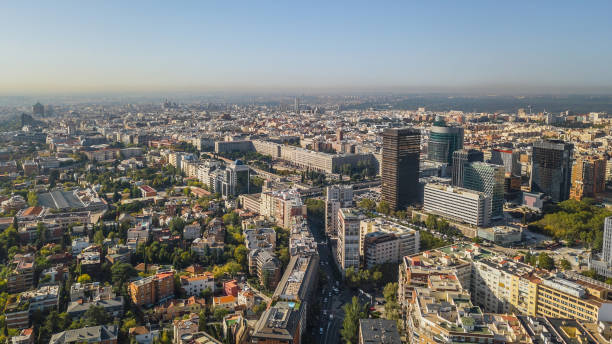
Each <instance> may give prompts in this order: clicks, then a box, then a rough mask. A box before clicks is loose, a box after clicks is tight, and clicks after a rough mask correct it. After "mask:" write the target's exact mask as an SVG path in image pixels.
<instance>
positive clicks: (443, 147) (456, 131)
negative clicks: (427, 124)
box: [427, 119, 463, 165]
mask: <svg viewBox="0 0 612 344" xmlns="http://www.w3.org/2000/svg"><path fill="white" fill-rule="evenodd" d="M462 148H463V128H461V127H449V126H447V125H446V123H445V122H444V120H442V119H437V120H436V122H435V123H434V125H433V127H431V130H430V132H429V143H428V145H427V160H431V161H435V162H441V163H447V164H449V165H452V163H453V152H454V151H456V150H460V149H462Z"/></svg>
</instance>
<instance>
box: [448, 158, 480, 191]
mask: <svg viewBox="0 0 612 344" xmlns="http://www.w3.org/2000/svg"><path fill="white" fill-rule="evenodd" d="M477 161H484V153H483V152H481V151H479V150H476V149H461V150H458V151H454V152H453V179H452V183H453V186H459V187H463V179H464V177H465V164H469V163H471V162H477Z"/></svg>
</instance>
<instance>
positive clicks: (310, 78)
mask: <svg viewBox="0 0 612 344" xmlns="http://www.w3.org/2000/svg"><path fill="white" fill-rule="evenodd" d="M611 13H612V1H588V2H587V1H585V2H582V1H393V2H387V1H299V2H298V1H263V0H262V1H245V2H241V1H218V2H208V1H193V2H190V1H3V2H1V3H0V32H1V34H0V94H8V95H19V94H32V93H38V92H39V93H65V92H75V93H78V92H130V91H133V92H152V91H156V92H157V91H207V90H223V91H232V90H236V91H248V90H251V91H302V92H304V91H310V90H362V91H369V90H371V91H377V90H390V91H416V92H436V91H470V90H474V91H479V92H480V91H482V92H519V93H520V92H523V93H528V92H542V93H547V92H557V91H559V92H570V93H571V92H577V93H580V92H595V93H602V92H603V93H606V92H609V93H610V94H612V64H611V61H612V24H611V22H610V15H611Z"/></svg>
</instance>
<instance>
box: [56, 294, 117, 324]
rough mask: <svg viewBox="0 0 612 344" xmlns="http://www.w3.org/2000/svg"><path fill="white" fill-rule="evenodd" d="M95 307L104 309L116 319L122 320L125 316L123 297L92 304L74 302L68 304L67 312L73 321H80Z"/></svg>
mask: <svg viewBox="0 0 612 344" xmlns="http://www.w3.org/2000/svg"><path fill="white" fill-rule="evenodd" d="M94 306H97V307H102V308H103V309H104V311H105V312H106V313H107V314H109V315H111V316H112V317H114V318H121V317H122V316H123V296H118V297H115V298H113V299H107V300H96V301H91V302H83V300H77V301H72V302H70V303H69V304H68V309H67V310H66V312H67V313H68V314H69V315H70V316H71V317H72V319H78V318H80V317H82V316H83V315H85V312H87V310H88V309H89V308H91V307H94Z"/></svg>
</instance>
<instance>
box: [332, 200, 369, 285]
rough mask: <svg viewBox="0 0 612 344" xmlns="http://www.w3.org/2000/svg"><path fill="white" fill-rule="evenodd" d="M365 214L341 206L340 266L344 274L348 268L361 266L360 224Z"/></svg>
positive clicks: (338, 259)
mask: <svg viewBox="0 0 612 344" xmlns="http://www.w3.org/2000/svg"><path fill="white" fill-rule="evenodd" d="M364 218H365V216H363V215H362V214H360V213H357V212H356V211H355V209H353V208H341V209H340V211H339V212H338V253H337V261H338V267H339V268H340V271H342V274H343V275H344V273H345V272H346V269H348V268H349V267H353V268H355V269H358V268H359V224H360V222H361V220H363V219H364Z"/></svg>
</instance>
